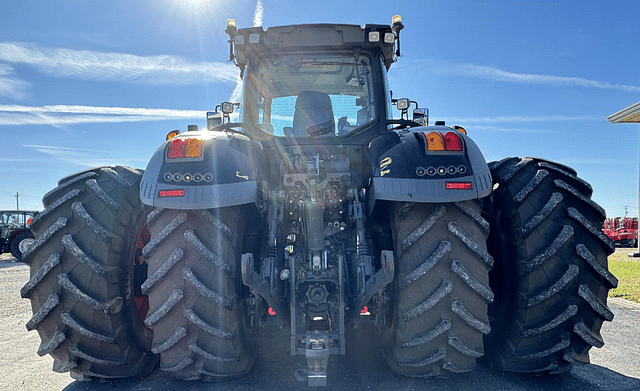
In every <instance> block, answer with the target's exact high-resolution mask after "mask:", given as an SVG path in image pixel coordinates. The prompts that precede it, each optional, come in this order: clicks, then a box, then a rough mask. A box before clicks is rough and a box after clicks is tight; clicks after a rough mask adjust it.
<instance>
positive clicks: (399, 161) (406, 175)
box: [369, 126, 492, 210]
mask: <svg viewBox="0 0 640 391" xmlns="http://www.w3.org/2000/svg"><path fill="white" fill-rule="evenodd" d="M432 131H436V132H439V133H441V134H443V135H444V134H446V133H448V132H455V134H457V135H458V136H459V137H460V139H461V140H462V145H463V148H462V151H427V150H426V138H427V135H428V134H429V133H430V132H432ZM371 147H372V148H371V152H372V164H373V167H372V170H373V178H372V182H371V187H370V189H369V207H370V210H373V207H374V204H375V202H376V201H377V200H387V201H410V202H433V203H442V202H457V201H466V200H472V199H479V198H482V197H486V196H487V195H489V194H490V193H491V189H492V184H491V172H490V170H489V167H488V166H487V163H486V161H485V159H484V156H483V155H482V153H481V152H480V149H479V148H478V146H477V145H476V143H475V142H473V140H471V138H470V137H468V136H467V135H466V134H463V133H461V132H458V131H457V130H455V129H454V128H452V127H448V126H423V127H416V128H411V129H410V130H408V131H402V132H399V133H397V138H394V137H384V138H380V141H376V140H374V141H373V142H372V143H371Z"/></svg>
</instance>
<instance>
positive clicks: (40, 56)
mask: <svg viewBox="0 0 640 391" xmlns="http://www.w3.org/2000/svg"><path fill="white" fill-rule="evenodd" d="M0 61H4V62H6V63H12V64H26V65H29V66H32V67H34V68H36V69H37V70H38V71H39V72H42V73H44V74H46V75H50V76H54V77H74V78H78V79H83V80H100V81H115V82H132V83H139V84H145V85H192V84H201V83H202V82H203V81H205V82H223V83H235V82H236V78H237V75H238V69H237V68H236V67H235V66H233V65H232V64H228V63H218V62H193V61H190V60H188V59H185V58H181V57H176V56H170V55H159V56H137V55H133V54H126V53H106V52H97V51H90V50H71V49H63V48H48V47H44V46H40V45H35V44H29V43H0ZM1 72H2V71H1V70H0V77H2V73H1Z"/></svg>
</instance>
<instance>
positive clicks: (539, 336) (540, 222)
mask: <svg viewBox="0 0 640 391" xmlns="http://www.w3.org/2000/svg"><path fill="white" fill-rule="evenodd" d="M489 166H490V168H491V171H492V176H493V181H494V192H493V193H492V195H491V199H490V202H487V203H486V208H485V209H486V211H487V214H488V216H489V220H490V222H491V225H492V227H491V232H492V235H491V238H490V240H489V252H490V253H491V254H492V255H493V256H494V258H495V260H496V267H495V268H494V269H493V271H492V272H491V288H492V289H493V291H494V293H495V295H496V298H495V301H494V303H493V304H492V305H491V306H490V308H489V314H490V317H491V319H492V322H491V333H490V334H489V335H487V337H486V340H485V346H486V347H487V356H485V357H486V358H487V359H488V360H489V362H490V363H491V364H492V365H493V366H495V367H498V368H500V369H504V370H508V371H516V372H549V373H555V372H564V371H566V370H568V369H570V368H571V365H572V363H588V362H589V353H588V352H589V349H590V348H591V347H592V346H597V347H601V346H602V345H603V344H604V342H603V340H602V337H601V336H600V327H601V326H602V323H603V321H605V320H609V321H610V320H612V319H613V313H612V312H611V311H610V310H609V309H608V308H607V305H606V303H607V292H608V291H609V289H610V288H613V287H615V286H616V285H617V280H616V278H615V277H614V276H613V275H612V274H611V273H609V271H608V270H607V255H608V254H610V253H612V252H613V243H612V242H611V240H610V239H609V238H608V237H607V236H605V235H604V234H603V233H602V231H601V227H602V222H603V221H604V218H605V212H604V210H603V209H602V208H601V207H600V206H598V205H597V204H596V203H595V202H593V201H592V200H591V199H590V197H591V193H592V189H591V186H590V185H589V184H588V183H586V182H585V181H583V180H582V179H579V178H578V177H577V176H576V172H575V171H574V170H572V169H571V168H569V167H566V166H563V165H560V164H558V163H553V162H549V161H546V160H542V159H535V158H524V159H520V158H507V159H504V160H501V161H499V162H493V163H491V164H490V165H489Z"/></svg>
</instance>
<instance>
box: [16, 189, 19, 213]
mask: <svg viewBox="0 0 640 391" xmlns="http://www.w3.org/2000/svg"><path fill="white" fill-rule="evenodd" d="M16 210H20V194H19V193H18V192H16Z"/></svg>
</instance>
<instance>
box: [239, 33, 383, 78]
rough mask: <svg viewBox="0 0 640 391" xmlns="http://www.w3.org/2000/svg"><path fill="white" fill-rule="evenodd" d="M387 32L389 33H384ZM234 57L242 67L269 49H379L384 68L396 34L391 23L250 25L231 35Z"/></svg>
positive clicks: (292, 51)
mask: <svg viewBox="0 0 640 391" xmlns="http://www.w3.org/2000/svg"><path fill="white" fill-rule="evenodd" d="M386 34H392V35H393V36H391V35H386ZM232 41H233V42H232V43H233V45H234V48H235V61H236V64H237V65H238V67H239V68H240V69H244V67H245V66H246V64H247V62H248V61H249V59H250V58H251V57H254V56H255V57H262V56H264V55H268V54H269V53H304V52H310V51H343V50H345V49H347V50H362V51H375V50H377V49H379V50H380V52H381V53H382V56H383V57H384V63H385V66H386V67H387V69H389V67H390V66H391V64H392V63H393V62H394V43H395V34H394V33H393V32H392V29H391V26H388V25H377V24H375V25H374V24H367V25H365V26H358V25H349V24H300V25H290V26H278V27H269V28H267V29H263V28H262V27H249V28H243V29H238V30H237V32H236V33H235V34H234V35H233V36H232Z"/></svg>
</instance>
